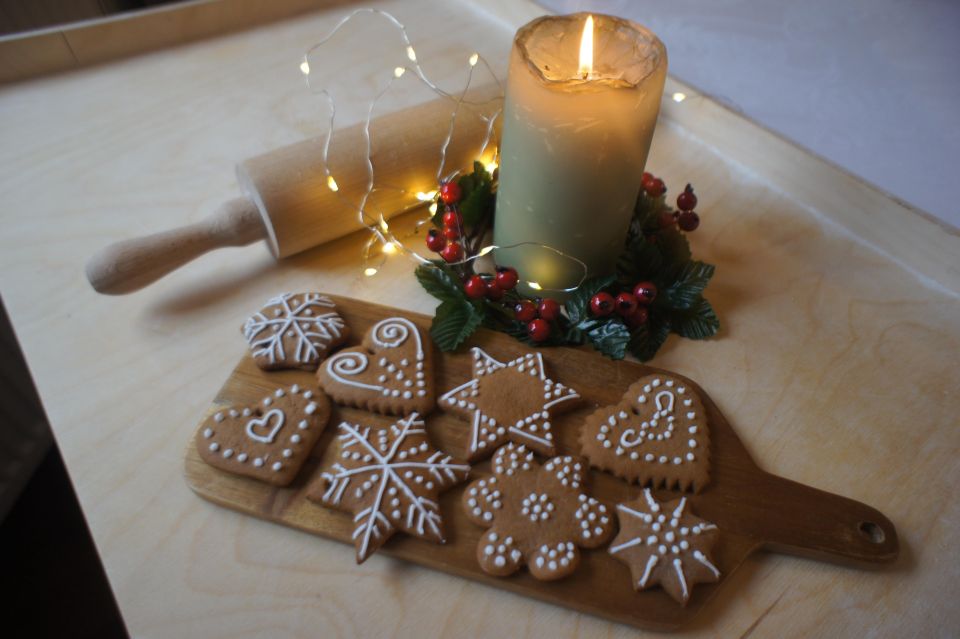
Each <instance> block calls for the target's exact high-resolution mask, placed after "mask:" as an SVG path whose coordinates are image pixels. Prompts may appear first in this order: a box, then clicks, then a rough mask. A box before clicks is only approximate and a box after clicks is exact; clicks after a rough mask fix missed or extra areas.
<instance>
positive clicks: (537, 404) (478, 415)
mask: <svg viewBox="0 0 960 639" xmlns="http://www.w3.org/2000/svg"><path fill="white" fill-rule="evenodd" d="M472 353H473V379H471V380H470V381H469V382H465V383H463V384H461V385H460V386H457V387H456V388H454V389H453V390H451V391H449V392H447V393H446V394H445V395H443V397H441V398H440V405H441V406H442V407H443V408H446V409H448V410H451V411H454V412H457V413H460V414H462V415H464V416H466V417H468V418H469V419H470V420H471V422H472V425H471V430H470V441H469V444H468V448H467V449H468V457H467V458H468V459H469V460H470V461H471V462H472V461H476V460H478V459H483V458H484V457H489V456H490V455H491V454H492V453H493V451H494V450H496V449H497V447H498V446H500V445H501V444H503V443H505V442H507V441H513V442H516V443H518V444H523V445H525V446H526V447H527V448H528V449H530V450H532V451H534V452H536V453H539V454H541V455H544V456H547V457H550V456H552V455H555V454H556V453H557V449H556V446H555V445H554V439H553V432H552V425H551V423H550V419H551V416H552V415H555V414H557V413H558V412H560V411H562V410H565V409H567V408H568V407H572V405H573V404H574V403H575V402H574V401H573V400H576V399H579V397H580V395H579V394H578V393H577V392H576V391H574V390H573V389H572V388H568V387H566V386H564V385H563V384H560V383H559V382H555V381H553V380H552V379H549V378H547V376H546V374H545V373H544V370H543V356H542V355H541V354H540V353H527V354H525V355H521V356H520V357H518V358H516V359H514V360H512V361H509V362H506V363H504V362H499V361H497V360H496V359H494V358H492V357H490V355H488V354H487V353H485V352H484V351H483V350H481V349H479V348H473V349H472Z"/></svg>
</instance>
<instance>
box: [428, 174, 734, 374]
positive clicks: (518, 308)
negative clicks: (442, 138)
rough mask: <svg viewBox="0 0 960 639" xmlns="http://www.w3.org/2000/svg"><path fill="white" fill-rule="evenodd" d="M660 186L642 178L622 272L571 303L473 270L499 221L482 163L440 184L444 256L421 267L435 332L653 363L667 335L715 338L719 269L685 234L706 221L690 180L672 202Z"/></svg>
mask: <svg viewBox="0 0 960 639" xmlns="http://www.w3.org/2000/svg"><path fill="white" fill-rule="evenodd" d="M666 192H667V187H666V185H665V184H664V182H663V180H661V179H660V178H657V177H654V176H653V175H651V174H649V173H644V174H643V188H642V189H641V191H640V194H639V195H638V197H637V203H636V206H635V207H634V214H633V219H632V221H631V223H630V228H629V230H628V232H627V236H626V238H625V242H624V250H623V253H622V254H621V255H620V257H619V259H618V261H617V273H616V275H609V276H604V277H594V278H590V279H587V280H585V281H584V282H583V283H582V284H580V286H578V287H577V289H576V290H575V291H574V292H573V293H572V294H571V295H570V297H569V298H568V299H567V301H566V302H565V303H564V304H562V305H561V304H560V303H559V302H558V301H557V300H555V299H551V298H549V297H542V298H533V297H524V296H522V295H521V294H520V293H519V292H518V291H517V289H516V285H517V282H518V281H519V274H518V273H517V272H516V270H514V269H512V268H509V267H507V268H501V267H498V268H496V272H494V273H477V272H475V270H474V269H475V265H476V264H477V262H476V260H473V259H471V258H472V257H476V256H478V254H479V253H480V252H481V250H482V246H481V243H482V241H483V238H484V235H485V234H486V233H487V231H488V230H489V229H490V227H491V225H492V224H493V216H494V206H495V201H496V198H495V196H494V193H495V176H494V175H491V174H490V173H488V172H487V170H486V169H485V168H484V166H483V165H482V164H480V163H479V162H477V163H475V164H474V168H473V172H472V173H469V174H464V175H462V176H460V177H459V178H458V179H457V180H456V181H449V182H447V183H445V184H442V185H441V186H440V189H439V193H438V203H437V204H438V206H437V212H436V214H434V216H433V218H432V219H431V222H432V228H430V230H429V231H428V233H427V237H426V244H427V248H429V249H430V250H431V251H434V252H436V253H438V254H439V256H440V258H441V259H437V260H432V261H431V262H430V263H429V264H421V265H420V266H419V267H417V270H416V276H417V279H418V280H419V281H420V284H421V285H422V286H423V288H424V289H426V291H427V292H428V293H430V294H431V295H433V296H434V297H436V298H437V299H438V300H440V305H439V306H438V307H437V311H436V315H435V316H434V318H433V325H432V326H431V328H430V334H431V336H432V337H433V340H434V341H435V342H436V344H437V346H439V347H440V349H441V350H444V351H452V350H455V349H456V348H457V347H458V346H460V344H462V343H463V342H464V340H466V339H467V338H468V337H470V335H472V334H473V332H474V331H476V330H477V328H479V327H480V326H485V327H487V328H492V329H494V330H497V331H501V332H503V333H507V334H508V335H512V336H514V337H515V338H517V339H518V340H520V341H522V342H526V343H528V344H534V345H538V346H558V345H568V346H572V345H580V344H583V343H584V342H589V343H590V344H591V345H593V347H594V348H596V349H597V350H598V351H600V352H601V353H603V354H604V355H606V356H607V357H610V358H612V359H622V358H623V357H624V356H625V355H626V354H627V353H628V352H629V353H632V354H633V355H634V356H636V357H637V358H638V359H639V360H641V361H646V360H649V359H651V358H652V357H653V356H654V355H655V354H656V353H657V351H658V350H659V349H660V346H662V345H663V343H664V341H666V339H667V336H668V335H669V334H670V333H676V334H677V335H680V336H681V337H686V338H689V339H705V338H707V337H710V336H712V335H715V334H716V333H717V331H718V330H719V328H720V320H719V319H717V315H716V313H715V312H714V310H713V307H712V306H710V302H708V301H707V300H706V298H704V297H703V290H704V288H706V286H707V284H708V283H709V281H710V278H711V277H712V276H713V273H714V266H713V265H712V264H707V263H706V262H701V261H698V260H694V259H693V258H692V256H691V253H690V244H689V242H688V241H687V236H686V234H687V233H690V232H692V231H695V230H696V229H697V227H698V226H699V225H700V218H699V216H698V215H697V213H696V212H694V209H695V208H696V206H697V196H696V195H695V194H694V191H693V187H692V186H690V185H689V184H688V185H687V186H686V188H685V189H684V191H683V192H682V193H680V195H678V196H677V209H676V210H674V209H672V208H671V207H670V206H669V205H668V204H667V203H666Z"/></svg>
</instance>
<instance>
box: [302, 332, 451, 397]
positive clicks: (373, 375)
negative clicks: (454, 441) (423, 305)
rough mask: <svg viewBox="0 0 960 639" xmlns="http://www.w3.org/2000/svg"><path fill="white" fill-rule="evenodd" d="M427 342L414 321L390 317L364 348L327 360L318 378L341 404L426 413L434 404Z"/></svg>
mask: <svg viewBox="0 0 960 639" xmlns="http://www.w3.org/2000/svg"><path fill="white" fill-rule="evenodd" d="M426 346H427V347H426V348H424V343H423V339H422V338H421V336H420V331H419V330H418V329H417V327H416V326H414V324H413V322H411V321H410V320H408V319H406V318H403V317H390V318H387V319H384V320H380V321H379V322H377V323H376V324H374V325H373V327H372V328H371V329H370V330H369V331H367V334H366V335H365V336H364V338H363V345H362V346H356V347H353V348H346V349H344V350H342V351H340V352H339V353H337V354H336V355H334V356H333V357H330V358H329V359H327V361H326V362H324V364H323V366H321V367H320V369H319V370H318V371H317V377H318V378H319V380H320V386H321V387H322V388H323V389H324V390H325V391H326V392H327V394H328V395H330V397H331V398H333V401H335V402H337V403H338V404H344V405H346V406H356V407H358V408H363V409H365V410H369V411H373V412H375V413H384V414H387V415H408V414H410V413H413V412H417V413H420V414H421V415H425V414H426V413H429V412H430V411H431V410H433V406H434V403H435V400H434V392H433V371H432V368H431V359H432V358H431V353H430V345H429V344H427V345H426Z"/></svg>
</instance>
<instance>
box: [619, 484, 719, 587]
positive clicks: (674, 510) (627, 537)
mask: <svg viewBox="0 0 960 639" xmlns="http://www.w3.org/2000/svg"><path fill="white" fill-rule="evenodd" d="M617 514H618V515H619V518H620V534H618V535H617V537H616V539H614V540H613V542H611V544H610V549H609V550H610V554H611V555H613V556H614V557H616V558H617V559H619V560H620V561H622V562H623V563H625V564H627V565H628V566H629V567H630V573H631V574H632V576H633V587H634V589H635V590H644V589H646V588H650V587H651V586H654V585H656V584H660V585H661V586H662V587H663V589H664V590H665V591H666V592H667V594H669V595H670V596H671V597H673V598H674V599H676V600H677V601H679V602H680V603H681V604H683V605H686V603H687V601H689V599H690V591H691V590H693V587H694V586H695V585H696V584H699V583H704V582H714V581H717V580H719V579H720V571H719V570H718V569H717V567H716V566H715V565H714V564H713V560H712V559H711V558H710V551H711V549H712V548H713V545H714V543H716V540H717V536H718V534H717V527H716V526H714V525H713V524H711V523H709V522H707V521H704V520H703V519H700V518H699V517H697V516H695V515H694V514H693V513H692V512H690V508H689V506H688V505H687V498H686V497H681V498H680V499H675V500H673V501H669V502H667V503H660V502H658V501H657V500H656V499H654V497H653V495H652V494H650V489H649V488H645V489H644V491H643V496H642V497H639V498H637V499H635V500H634V501H631V502H627V503H625V504H617Z"/></svg>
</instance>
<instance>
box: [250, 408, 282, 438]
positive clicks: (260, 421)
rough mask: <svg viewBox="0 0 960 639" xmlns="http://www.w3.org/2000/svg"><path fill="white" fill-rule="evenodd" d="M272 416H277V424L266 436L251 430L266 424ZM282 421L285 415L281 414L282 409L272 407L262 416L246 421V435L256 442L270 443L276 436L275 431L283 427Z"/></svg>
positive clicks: (277, 431)
mask: <svg viewBox="0 0 960 639" xmlns="http://www.w3.org/2000/svg"><path fill="white" fill-rule="evenodd" d="M274 417H277V418H278V419H277V425H276V426H274V427H273V430H271V431H270V433H269V434H268V435H266V436H264V435H258V434H256V433H255V432H253V429H254V427H257V426H260V427H262V426H266V425H267V424H269V423H270V421H271V420H272V419H273V418H274ZM284 421H285V415H284V414H283V411H282V410H280V409H279V408H274V409H272V410H270V411H268V412H267V413H266V414H265V415H264V416H263V417H254V418H253V419H251V420H250V421H249V422H247V428H246V430H247V437H249V438H250V439H253V440H256V441H258V442H263V443H264V444H272V443H273V440H275V439H276V438H277V433H279V432H280V429H281V428H283V423H284Z"/></svg>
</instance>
